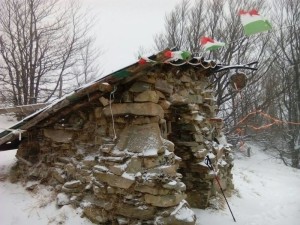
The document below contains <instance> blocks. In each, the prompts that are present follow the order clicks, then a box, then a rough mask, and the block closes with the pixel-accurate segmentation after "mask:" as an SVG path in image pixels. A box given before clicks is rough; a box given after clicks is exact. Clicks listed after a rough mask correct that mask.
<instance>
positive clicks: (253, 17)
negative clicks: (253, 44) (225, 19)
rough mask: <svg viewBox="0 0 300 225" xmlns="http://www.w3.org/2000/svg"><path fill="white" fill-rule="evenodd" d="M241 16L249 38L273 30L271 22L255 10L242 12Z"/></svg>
mask: <svg viewBox="0 0 300 225" xmlns="http://www.w3.org/2000/svg"><path fill="white" fill-rule="evenodd" d="M239 15H240V16H241V22H242V25H243V27H244V31H245V35H247V36H249V35H252V34H256V33H260V32H264V31H268V30H270V29H272V26H271V24H270V22H269V21H268V20H266V19H264V18H263V17H262V16H261V15H259V13H258V11H257V10H255V9H252V10H250V11H245V10H240V12H239Z"/></svg>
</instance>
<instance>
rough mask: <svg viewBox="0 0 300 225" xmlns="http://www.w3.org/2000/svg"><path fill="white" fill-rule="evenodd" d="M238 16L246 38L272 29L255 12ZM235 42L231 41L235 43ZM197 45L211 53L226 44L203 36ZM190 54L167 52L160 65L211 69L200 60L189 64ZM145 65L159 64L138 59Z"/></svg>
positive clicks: (186, 52) (185, 52) (268, 23)
mask: <svg viewBox="0 0 300 225" xmlns="http://www.w3.org/2000/svg"><path fill="white" fill-rule="evenodd" d="M239 15H240V18H241V23H242V25H243V28H244V33H245V35H246V36H250V35H253V34H257V33H260V32H264V31H269V30H271V29H272V26H271V24H270V22H269V21H268V20H266V19H265V18H263V17H262V16H261V15H260V14H259V13H258V11H257V10H255V9H252V10H249V11H245V10H240V11H239ZM236 41H237V40H235V41H233V42H236ZM199 44H200V45H201V47H202V48H203V49H204V50H205V51H213V50H217V49H219V48H221V47H224V46H225V45H226V44H225V43H224V42H220V41H217V40H214V39H213V38H211V37H209V36H203V37H201V38H200V42H199ZM191 55H192V54H191V53H190V52H188V51H167V52H166V53H165V56H166V57H167V58H168V59H167V60H165V61H164V62H162V63H168V64H171V65H174V66H182V65H184V64H190V65H195V66H198V65H201V66H203V67H204V68H211V67H205V66H204V65H203V63H202V62H201V60H198V62H197V63H191V62H189V61H188V59H189V58H190V57H191ZM179 59H180V60H184V61H185V62H182V63H180V64H175V63H172V61H177V60H179ZM146 63H160V62H158V61H155V60H152V59H149V58H148V57H142V56H140V57H139V64H146Z"/></svg>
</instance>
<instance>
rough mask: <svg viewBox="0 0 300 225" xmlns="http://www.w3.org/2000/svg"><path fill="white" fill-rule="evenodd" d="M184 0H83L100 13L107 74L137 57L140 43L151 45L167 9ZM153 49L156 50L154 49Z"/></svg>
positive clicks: (99, 34)
mask: <svg viewBox="0 0 300 225" xmlns="http://www.w3.org/2000/svg"><path fill="white" fill-rule="evenodd" d="M179 2H181V0H84V1H83V2H82V3H83V4H84V6H86V7H88V8H89V9H90V10H91V13H92V14H93V13H94V14H97V17H98V21H99V22H98V23H97V24H96V25H95V30H96V33H97V43H98V44H99V46H100V48H101V49H102V50H104V51H105V53H104V54H103V55H102V56H101V63H102V67H103V69H104V74H103V75H106V74H108V73H111V72H113V71H115V70H118V69H121V68H123V67H125V66H128V65H129V64H131V63H133V62H135V61H136V60H137V58H136V56H135V55H136V53H137V52H138V49H139V46H143V47H145V48H151V47H152V46H153V37H154V35H155V34H157V33H159V32H161V31H163V27H164V19H165V15H166V13H168V12H170V11H171V10H172V9H173V8H174V6H175V5H176V4H177V3H179ZM153 53H154V52H153Z"/></svg>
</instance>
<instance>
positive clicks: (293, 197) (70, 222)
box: [0, 118, 300, 225]
mask: <svg viewBox="0 0 300 225" xmlns="http://www.w3.org/2000/svg"><path fill="white" fill-rule="evenodd" d="M0 119H2V120H0V122H1V123H0V124H1V128H3V126H5V127H8V126H10V125H12V124H13V121H4V120H3V118H0ZM15 153H16V151H14V150H13V151H6V152H0V202H1V206H0V218H1V220H0V225H23V224H31V225H43V224H50V225H51V224H53V225H54V224H64V225H80V224H87V225H89V224H92V223H91V222H89V221H88V220H87V219H85V218H81V216H80V215H81V211H80V210H74V209H73V208H71V207H70V206H64V207H62V208H57V207H56V204H55V201H56V199H55V197H54V196H55V195H54V194H53V193H54V190H52V189H51V188H48V187H44V186H42V185H35V184H34V183H30V184H20V183H17V184H12V183H10V182H9V181H8V180H7V179H6V178H7V174H8V171H9V168H10V167H11V166H13V164H14V163H15ZM235 156H236V159H235V167H234V170H233V175H234V184H235V191H234V193H233V195H232V197H230V198H228V200H229V204H230V206H231V208H232V211H233V213H234V215H235V218H236V220H237V223H234V222H233V220H232V218H231V215H230V212H229V210H228V209H227V207H226V205H224V208H223V209H221V210H218V211H217V210H215V209H213V208H210V209H206V210H199V209H194V211H195V212H196V214H197V217H198V220H197V221H198V222H197V224H198V225H202V224H211V225H219V224H222V225H228V224H241V225H261V224H263V225H268V224H272V225H282V224H289V225H297V224H299V220H300V204H299V202H300V189H299V187H300V170H297V169H293V168H289V167H286V166H284V165H283V164H281V163H280V162H278V161H276V160H275V159H274V158H273V157H272V156H271V155H270V154H269V153H266V152H263V151H262V150H260V149H259V148H258V147H255V146H252V156H251V158H247V157H245V156H243V155H242V154H241V153H236V154H235ZM26 188H27V189H28V190H26ZM219 202H224V201H223V200H222V198H221V199H219ZM219 202H218V201H215V202H214V205H221V204H218V203H219Z"/></svg>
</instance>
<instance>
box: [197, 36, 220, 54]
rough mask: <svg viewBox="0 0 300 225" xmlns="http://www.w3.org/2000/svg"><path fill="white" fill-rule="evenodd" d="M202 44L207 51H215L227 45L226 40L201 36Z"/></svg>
mask: <svg viewBox="0 0 300 225" xmlns="http://www.w3.org/2000/svg"><path fill="white" fill-rule="evenodd" d="M200 44H201V46H202V47H203V48H204V50H205V51H213V50H216V49H218V48H221V47H223V46H224V45H225V43H224V42H219V41H216V40H214V39H212V38H211V37H201V38H200Z"/></svg>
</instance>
